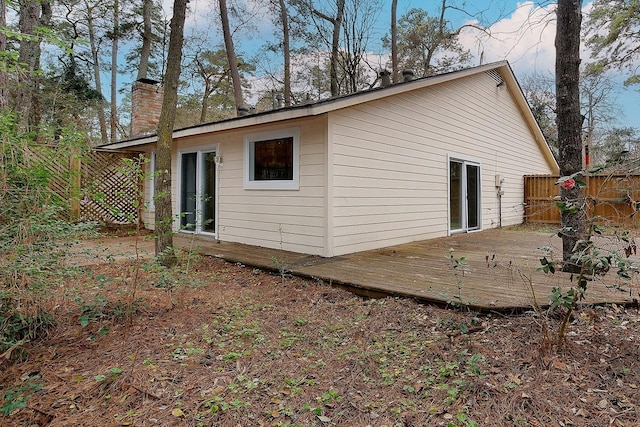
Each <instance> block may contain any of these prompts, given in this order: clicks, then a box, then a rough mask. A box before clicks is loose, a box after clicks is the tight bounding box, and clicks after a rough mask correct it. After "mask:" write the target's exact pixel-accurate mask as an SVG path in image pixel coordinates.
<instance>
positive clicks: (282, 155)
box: [244, 128, 300, 190]
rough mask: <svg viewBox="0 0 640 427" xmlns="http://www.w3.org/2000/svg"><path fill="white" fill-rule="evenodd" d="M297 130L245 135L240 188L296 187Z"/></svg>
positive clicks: (269, 188) (298, 147)
mask: <svg viewBox="0 0 640 427" xmlns="http://www.w3.org/2000/svg"><path fill="white" fill-rule="evenodd" d="M299 152H300V130H299V129H298V128H291V129H282V130H277V131H272V132H262V133H256V134H251V135H247V136H246V137H245V140H244V188H245V189H251V190H261V189H262V190H298V189H299V188H300V184H299V177H300V164H299V157H300V155H299Z"/></svg>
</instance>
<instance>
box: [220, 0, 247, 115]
mask: <svg viewBox="0 0 640 427" xmlns="http://www.w3.org/2000/svg"><path fill="white" fill-rule="evenodd" d="M218 4H219V6H220V21H221V23H222V33H223V35H224V46H225V49H226V50H227V60H228V61H229V70H230V71H231V81H232V82H233V97H234V99H235V102H236V110H238V114H239V112H240V108H241V107H243V106H244V97H243V96H242V81H241V80H240V72H239V71H238V59H237V57H236V50H235V48H234V46H233V36H232V34H231V27H230V25H229V11H228V10H227V0H218Z"/></svg>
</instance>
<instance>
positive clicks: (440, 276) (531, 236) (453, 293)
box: [175, 229, 640, 310]
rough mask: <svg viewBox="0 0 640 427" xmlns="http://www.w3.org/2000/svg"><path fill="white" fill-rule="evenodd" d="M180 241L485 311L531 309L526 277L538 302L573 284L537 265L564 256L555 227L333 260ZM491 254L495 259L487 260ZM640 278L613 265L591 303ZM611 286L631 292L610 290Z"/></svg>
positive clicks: (614, 296) (235, 257) (330, 279)
mask: <svg viewBox="0 0 640 427" xmlns="http://www.w3.org/2000/svg"><path fill="white" fill-rule="evenodd" d="M175 242H176V245H177V246H179V247H196V248H197V249H198V250H199V251H200V252H201V253H202V254H205V255H210V256H216V257H220V258H223V259H226V260H228V261H230V262H239V263H242V264H244V265H247V266H253V267H260V268H265V269H271V270H277V268H276V260H277V263H281V264H284V265H286V269H287V271H288V272H290V273H292V274H296V275H300V276H305V277H312V278H315V279H318V280H322V281H324V282H327V283H332V284H340V285H345V286H348V287H351V288H353V289H354V290H356V291H360V292H362V293H366V294H372V295H377V294H390V295H400V296H406V297H412V298H417V299H420V300H424V301H431V302H437V303H441V304H442V303H445V304H446V303H449V302H462V303H464V304H466V305H469V306H470V307H472V308H475V309H481V310H510V309H520V308H527V307H531V305H532V295H531V289H530V288H529V287H528V286H527V282H528V278H530V279H531V281H532V283H533V288H534V291H535V296H536V300H537V301H538V303H540V304H543V305H544V304H546V303H547V302H548V296H549V295H550V294H551V289H552V288H553V287H563V288H567V287H568V286H569V285H570V284H571V276H570V275H569V274H566V273H561V272H557V273H556V274H554V275H548V274H544V273H542V272H537V271H536V269H537V268H538V267H539V266H540V264H539V258H541V255H542V251H540V250H539V248H541V247H545V246H546V247H550V248H552V251H553V253H554V255H555V257H559V256H560V254H561V241H560V239H559V238H558V237H557V236H555V234H551V233H541V232H531V231H520V230H512V229H493V230H486V231H482V232H476V233H468V234H459V235H455V236H450V237H444V238H439V239H432V240H425V241H420V242H414V243H408V244H404V245H397V246H392V247H389V248H384V249H377V250H372V251H366V252H358V253H355V254H350V255H343V256H339V257H334V258H322V257H318V256H310V255H304V254H299V253H294V252H287V251H281V250H277V249H269V248H262V247H257V246H250V245H244V244H238V243H228V242H217V241H215V240H212V239H207V238H205V237H201V236H193V235H185V234H178V235H177V236H176V238H175ZM451 248H452V249H454V252H453V255H454V257H455V258H459V257H465V266H464V271H461V269H460V268H459V269H457V270H458V271H455V270H456V269H454V268H453V267H452V263H451V261H450V259H449V250H450V249H451ZM487 258H489V259H490V260H491V259H492V258H493V259H494V261H492V262H490V263H487ZM635 261H638V259H637V257H636V259H635ZM639 280H640V279H639V278H638V275H637V274H635V275H634V277H633V279H632V280H631V281H628V280H622V279H619V278H617V277H616V275H615V272H613V271H612V272H610V273H609V274H608V275H607V276H606V277H605V278H604V279H601V278H599V279H598V281H594V282H591V283H590V284H589V287H588V291H587V299H586V302H587V303H618V304H625V303H630V302H633V301H634V299H635V300H637V299H638V298H639V291H640V284H639V283H640V282H639ZM614 286H618V287H621V288H623V289H625V290H626V291H625V292H621V291H619V290H617V289H613V287H614Z"/></svg>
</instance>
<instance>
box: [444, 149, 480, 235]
mask: <svg viewBox="0 0 640 427" xmlns="http://www.w3.org/2000/svg"><path fill="white" fill-rule="evenodd" d="M479 228H480V165H478V164H477V163H472V162H466V161H463V160H454V159H452V160H450V161H449V231H450V232H452V233H455V232H463V231H470V230H477V229H479Z"/></svg>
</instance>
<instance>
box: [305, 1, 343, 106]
mask: <svg viewBox="0 0 640 427" xmlns="http://www.w3.org/2000/svg"><path fill="white" fill-rule="evenodd" d="M309 5H310V7H311V13H312V16H315V17H318V18H320V19H322V20H324V21H326V22H328V23H329V24H330V26H331V42H330V45H331V53H330V57H329V58H330V59H329V62H330V64H329V81H330V87H331V96H338V95H340V86H339V84H338V68H339V66H340V30H341V29H342V20H343V19H344V10H345V0H335V13H334V14H333V15H329V13H325V12H323V11H321V10H319V9H317V8H316V7H314V6H313V4H312V3H311V2H309ZM314 22H315V21H314ZM316 27H317V29H318V34H322V31H321V25H319V24H317V25H316Z"/></svg>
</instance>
